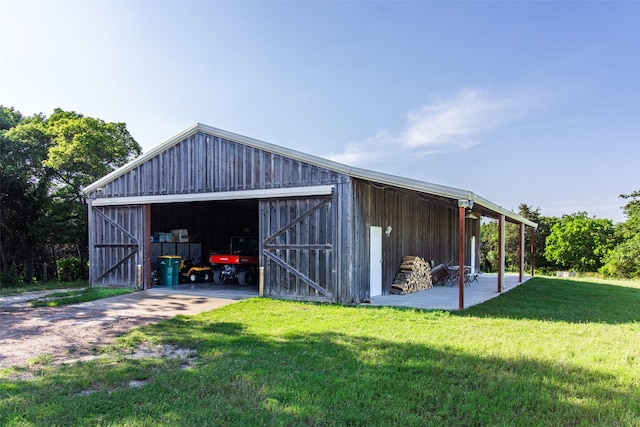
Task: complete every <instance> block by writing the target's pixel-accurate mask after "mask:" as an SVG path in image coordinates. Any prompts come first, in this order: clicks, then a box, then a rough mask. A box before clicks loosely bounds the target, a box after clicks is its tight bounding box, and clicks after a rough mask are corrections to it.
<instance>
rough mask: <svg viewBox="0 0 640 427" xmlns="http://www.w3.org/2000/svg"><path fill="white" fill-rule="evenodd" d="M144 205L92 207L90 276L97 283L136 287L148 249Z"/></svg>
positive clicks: (92, 281)
mask: <svg viewBox="0 0 640 427" xmlns="http://www.w3.org/2000/svg"><path fill="white" fill-rule="evenodd" d="M143 230H144V217H143V207H142V206H113V207H106V206H105V207H92V208H91V225H90V231H89V246H90V247H89V252H90V259H89V261H90V268H89V270H90V276H91V284H94V285H119V286H136V285H137V283H138V277H137V276H138V269H137V266H138V264H142V262H141V260H142V252H143V250H144V248H143V245H142V243H143V242H142V239H143V236H144V233H143Z"/></svg>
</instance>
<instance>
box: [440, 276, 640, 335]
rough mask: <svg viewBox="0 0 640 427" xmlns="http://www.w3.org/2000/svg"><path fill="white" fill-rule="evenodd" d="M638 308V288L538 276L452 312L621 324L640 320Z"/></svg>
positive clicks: (485, 315) (639, 292)
mask: <svg viewBox="0 0 640 427" xmlns="http://www.w3.org/2000/svg"><path fill="white" fill-rule="evenodd" d="M638 307H640V289H637V288H631V287H625V286H616V285H612V284H603V283H593V282H586V281H579V280H566V279H556V278H544V277H534V278H532V279H530V280H528V281H527V282H526V283H524V284H522V285H520V286H518V287H517V288H515V289H512V290H511V291H509V292H507V293H505V294H503V295H500V296H499V297H497V298H494V299H491V300H489V301H487V302H485V303H483V304H480V305H477V306H474V307H471V308H469V309H467V310H466V311H464V312H462V313H452V314H454V315H461V316H468V315H473V316H482V317H506V318H511V319H537V320H553V321H564V322H573V323H585V322H596V323H609V324H620V323H632V322H638V321H640V310H638Z"/></svg>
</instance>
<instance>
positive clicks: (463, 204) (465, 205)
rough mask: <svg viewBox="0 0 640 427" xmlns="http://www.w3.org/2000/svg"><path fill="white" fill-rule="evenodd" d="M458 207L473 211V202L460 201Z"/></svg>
mask: <svg viewBox="0 0 640 427" xmlns="http://www.w3.org/2000/svg"><path fill="white" fill-rule="evenodd" d="M458 207H459V208H469V209H473V200H463V199H461V200H458Z"/></svg>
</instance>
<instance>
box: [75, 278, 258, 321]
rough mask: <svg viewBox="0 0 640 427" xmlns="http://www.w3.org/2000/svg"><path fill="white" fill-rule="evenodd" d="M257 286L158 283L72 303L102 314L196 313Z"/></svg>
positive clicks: (249, 293) (244, 294)
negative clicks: (169, 284)
mask: <svg viewBox="0 0 640 427" xmlns="http://www.w3.org/2000/svg"><path fill="white" fill-rule="evenodd" d="M257 296H258V289H257V288H253V287H251V288H248V287H240V286H217V285H211V284H207V285H204V284H194V285H190V284H187V285H179V286H174V287H167V286H158V287H154V288H151V289H147V290H144V291H140V292H133V293H130V294H125V295H119V296H115V297H111V298H104V299H100V300H95V301H89V302H84V303H80V304H75V305H73V306H72V307H73V308H74V309H76V310H79V311H94V312H100V313H103V314H105V315H119V316H136V315H143V316H153V317H161V318H169V317H174V316H176V315H178V314H198V313H201V312H203V311H209V310H213V309H214V308H218V307H222V306H224V305H227V304H231V303H234V302H237V301H241V300H244V299H247V298H252V297H257Z"/></svg>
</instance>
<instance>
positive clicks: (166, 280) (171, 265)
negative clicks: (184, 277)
mask: <svg viewBox="0 0 640 427" xmlns="http://www.w3.org/2000/svg"><path fill="white" fill-rule="evenodd" d="M158 264H159V265H160V285H162V286H173V285H177V284H178V273H179V269H180V257H179V256H178V255H162V256H159V257H158ZM174 270H175V271H174Z"/></svg>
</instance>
